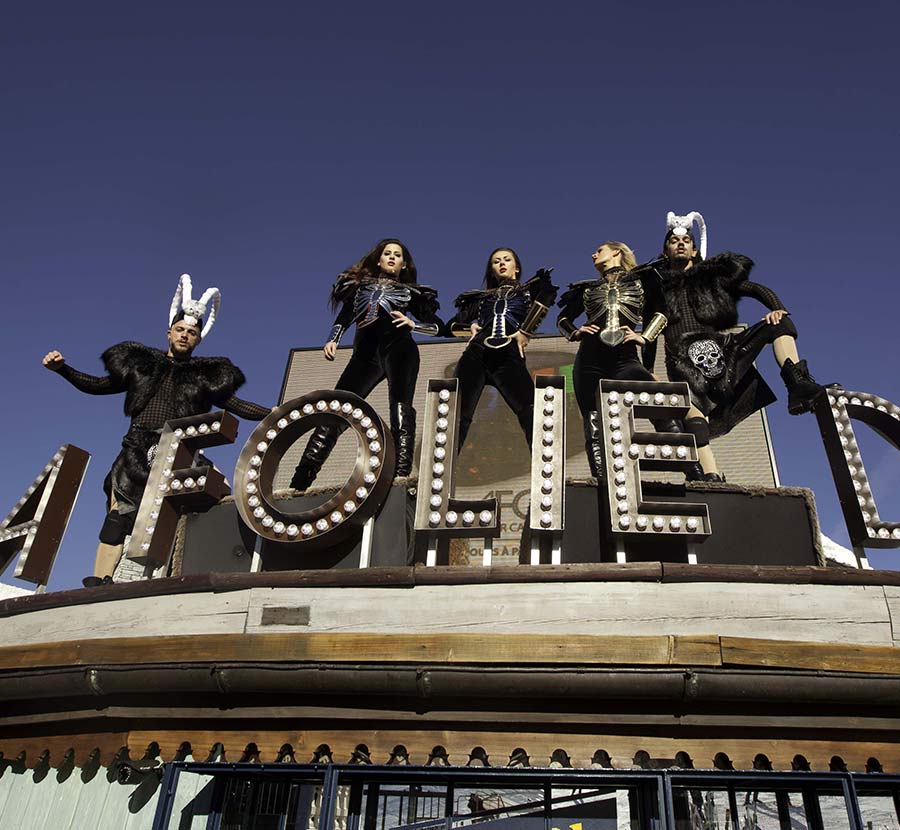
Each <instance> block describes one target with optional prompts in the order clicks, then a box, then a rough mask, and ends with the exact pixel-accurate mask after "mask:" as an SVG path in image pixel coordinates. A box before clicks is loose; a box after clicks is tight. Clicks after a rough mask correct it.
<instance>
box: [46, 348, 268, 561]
mask: <svg viewBox="0 0 900 830" xmlns="http://www.w3.org/2000/svg"><path fill="white" fill-rule="evenodd" d="M101 359H102V360H103V364H104V366H105V367H106V371H107V372H108V374H107V375H106V376H105V377H97V376H95V375H88V374H85V373H84V372H79V371H78V370H77V369H73V368H72V367H71V366H69V365H68V364H63V366H62V367H61V368H60V369H59V374H60V375H62V376H63V377H64V378H65V379H66V380H68V381H69V383H71V384H72V385H73V386H74V387H75V388H76V389H79V390H80V391H82V392H87V393H88V394H91V395H114V394H117V393H120V392H124V393H125V414H126V415H128V416H129V417H130V418H131V427H130V429H129V430H128V432H127V434H126V435H125V437H124V438H123V439H122V450H121V452H120V453H119V455H118V457H117V458H116V460H115V461H114V462H113V466H112V469H111V470H110V471H109V474H108V475H107V476H106V480H105V481H104V483H103V489H104V491H105V492H106V495H107V498H108V499H109V500H110V504H112V503H113V501H114V502H115V504H116V505H117V508H116V509H115V510H111V511H110V513H109V515H108V516H107V519H106V521H105V522H104V525H103V529H102V530H101V532H100V541H102V542H106V543H107V544H111V545H117V544H121V543H122V542H123V541H124V540H125V536H126V535H128V533H130V532H131V528H132V527H133V525H134V519H135V514H136V511H137V508H138V506H139V505H140V502H141V497H142V496H143V494H144V487H145V486H146V484H147V477H148V475H149V472H150V465H151V464H152V461H153V455H154V452H155V448H156V446H157V443H158V441H159V435H160V432H161V430H162V428H163V426H164V425H165V423H166V421H169V420H172V419H174V418H187V417H189V416H191V415H201V414H203V413H204V412H209V411H210V409H212V408H213V406H220V407H222V408H223V409H226V410H228V411H229V412H233V413H234V414H236V415H238V416H240V417H242V418H247V419H249V420H254V421H259V420H261V419H262V418H264V417H265V416H266V415H268V413H269V411H270V410H269V409H267V408H265V407H262V406H258V405H257V404H254V403H250V402H249V401H244V400H241V399H240V398H236V397H235V396H234V392H235V391H236V390H237V389H238V388H240V387H241V386H242V385H243V384H244V381H245V378H244V373H243V372H241V370H240V369H238V367H237V366H235V365H234V364H233V363H232V362H231V361H230V360H228V358H226V357H191V358H188V359H184V360H177V359H175V358H171V357H168V356H167V355H166V353H165V352H162V351H160V350H159V349H153V348H151V347H149V346H145V345H143V344H142V343H135V342H125V343H119V344H118V345H115V346H112V347H110V348H109V349H107V350H106V351H105V352H104V353H103V355H102V356H101Z"/></svg>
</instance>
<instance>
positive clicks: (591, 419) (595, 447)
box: [584, 411, 603, 481]
mask: <svg viewBox="0 0 900 830" xmlns="http://www.w3.org/2000/svg"><path fill="white" fill-rule="evenodd" d="M584 451H585V452H586V453H587V459H588V465H589V466H590V468H591V475H592V476H593V477H594V478H596V479H597V481H600V480H601V479H602V478H603V422H602V421H601V419H600V413H599V412H596V411H592V412H588V414H587V417H586V418H585V419H584Z"/></svg>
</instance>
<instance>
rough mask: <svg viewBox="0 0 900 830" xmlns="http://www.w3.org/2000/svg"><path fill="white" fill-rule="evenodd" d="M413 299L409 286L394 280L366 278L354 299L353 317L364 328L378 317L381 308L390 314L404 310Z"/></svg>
mask: <svg viewBox="0 0 900 830" xmlns="http://www.w3.org/2000/svg"><path fill="white" fill-rule="evenodd" d="M411 300H412V292H411V291H410V290H409V288H408V286H405V285H403V284H402V283H399V282H394V281H393V280H366V281H365V282H362V283H361V284H360V286H359V288H358V289H357V290H356V297H355V298H354V300H353V319H354V320H355V321H356V325H357V326H359V327H360V328H362V327H363V326H368V325H370V324H372V323H374V322H375V321H376V320H377V319H378V314H379V310H383V311H384V312H385V314H388V315H390V313H391V312H392V311H404V312H405V310H406V308H407V307H408V306H409V304H410V301H411Z"/></svg>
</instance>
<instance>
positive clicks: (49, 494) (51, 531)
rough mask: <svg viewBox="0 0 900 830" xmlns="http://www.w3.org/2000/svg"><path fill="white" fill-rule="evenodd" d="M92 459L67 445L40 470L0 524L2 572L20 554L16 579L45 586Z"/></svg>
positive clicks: (81, 451)
mask: <svg viewBox="0 0 900 830" xmlns="http://www.w3.org/2000/svg"><path fill="white" fill-rule="evenodd" d="M90 458H91V457H90V455H88V453H86V452H85V451H84V450H82V449H79V448H78V447H76V446H73V445H72V444H64V445H63V446H62V447H60V448H59V450H58V451H57V453H56V455H54V456H53V458H51V459H50V463H49V464H47V466H46V467H44V469H43V470H41V473H40V475H38V477H37V478H35V480H34V482H33V483H32V484H31V486H30V487H29V488H28V489H27V490H26V491H25V495H24V496H22V498H21V499H19V501H18V503H17V504H16V506H15V507H14V508H13V509H12V510H11V511H10V512H9V515H8V516H7V517H6V518H5V519H4V520H3V521H2V522H0V571H2V570H5V569H6V566H7V565H8V564H9V561H10V560H11V559H12V558H13V556H15V555H16V553H19V561H18V563H17V564H16V569H15V571H14V573H13V576H15V577H18V578H19V579H24V580H26V581H27V582H31V583H33V584H35V585H39V586H46V584H47V581H48V580H49V578H50V572H51V571H52V570H53V563H54V561H55V560H56V554H57V551H58V550H59V545H60V543H61V542H62V538H63V536H64V535H65V532H66V528H67V527H68V525H69V517H70V516H71V515H72V508H73V507H74V506H75V500H76V499H77V498H78V491H79V490H80V489H81V482H82V481H84V474H85V471H86V470H87V465H88V461H89V460H90ZM20 551H21V553H20Z"/></svg>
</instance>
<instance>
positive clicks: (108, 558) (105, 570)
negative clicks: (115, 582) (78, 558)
mask: <svg viewBox="0 0 900 830" xmlns="http://www.w3.org/2000/svg"><path fill="white" fill-rule="evenodd" d="M124 548H125V546H124V545H108V544H106V542H101V543H100V544H99V545H97V556H96V558H95V559H94V576H98V577H100V578H101V579H102V578H103V577H104V576H108V577H110V578H112V575H113V574H114V573H115V570H116V566H117V565H118V564H119V560H120V559H121V558H122V551H123V550H124Z"/></svg>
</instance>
